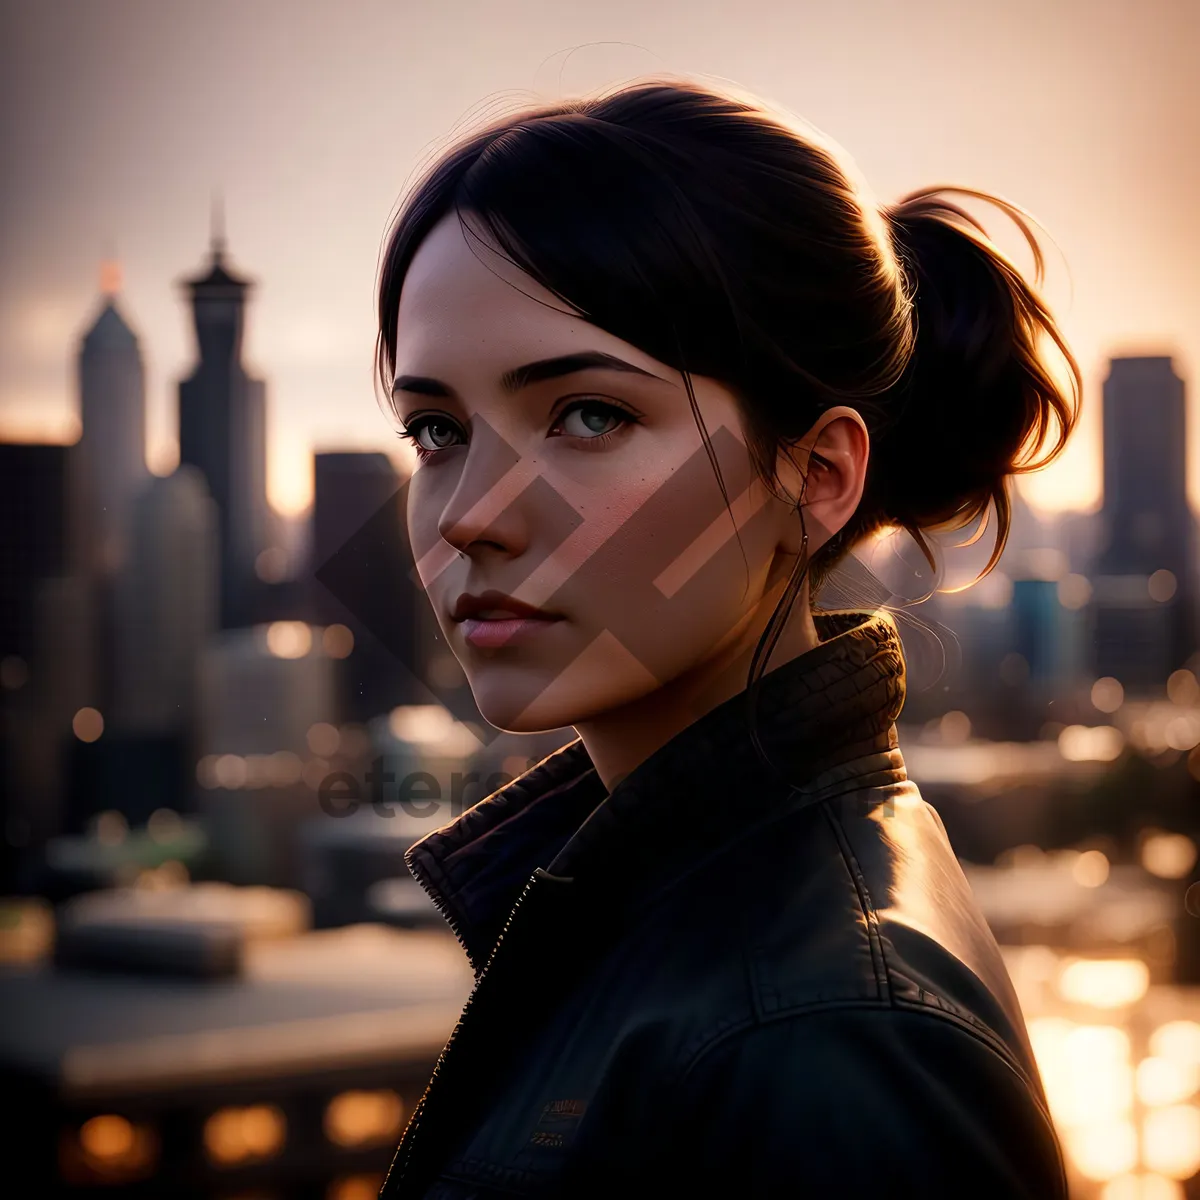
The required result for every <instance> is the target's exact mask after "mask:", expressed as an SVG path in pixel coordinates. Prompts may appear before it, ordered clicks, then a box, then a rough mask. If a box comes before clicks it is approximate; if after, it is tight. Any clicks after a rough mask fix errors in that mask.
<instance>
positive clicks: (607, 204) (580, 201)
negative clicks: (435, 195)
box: [453, 113, 745, 384]
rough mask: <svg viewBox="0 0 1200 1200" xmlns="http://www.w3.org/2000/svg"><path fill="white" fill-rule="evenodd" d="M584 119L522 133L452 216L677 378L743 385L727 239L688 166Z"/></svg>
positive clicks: (490, 150)
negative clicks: (702, 210)
mask: <svg viewBox="0 0 1200 1200" xmlns="http://www.w3.org/2000/svg"><path fill="white" fill-rule="evenodd" d="M656 151H657V152H656V153H651V152H650V151H649V150H648V149H647V147H646V146H645V145H643V144H642V141H641V140H639V139H637V138H636V137H634V136H633V135H632V134H631V133H630V132H629V131H628V130H625V129H622V128H620V127H619V126H616V125H612V124H610V123H607V122H603V121H598V120H595V119H594V118H592V117H590V116H586V115H584V114H582V113H569V114H564V115H561V116H557V117H554V118H542V119H540V120H538V121H536V122H528V123H524V124H521V125H518V126H516V127H514V128H512V129H510V130H508V131H507V132H505V133H503V134H502V135H500V136H499V137H498V138H496V139H495V140H494V141H493V142H492V143H491V144H490V145H489V146H487V148H486V149H484V151H483V153H482V154H480V155H479V157H478V158H477V159H476V161H475V162H474V163H473V164H472V165H471V166H470V168H469V169H468V170H467V171H466V172H465V174H464V175H463V177H462V179H461V181H460V182H459V184H458V186H457V188H456V189H455V192H454V197H453V207H454V209H455V210H457V212H458V214H459V216H460V218H461V219H462V221H463V225H464V232H465V233H466V234H467V236H468V239H469V240H470V239H471V238H472V236H475V237H477V236H478V234H477V233H476V232H475V231H474V230H472V229H471V228H470V226H471V221H470V218H472V217H474V218H475V219H476V220H477V221H478V222H479V224H480V226H481V227H482V229H483V230H484V231H486V234H487V236H488V237H490V238H491V239H492V240H493V241H494V242H495V243H496V245H497V246H499V247H500V249H501V250H502V251H503V252H504V254H505V255H506V256H507V257H508V258H510V259H511V260H512V261H513V262H514V263H515V264H516V265H517V266H518V267H519V268H520V269H521V270H523V271H524V272H525V273H526V274H528V275H529V276H530V277H531V278H533V279H534V280H536V281H537V282H538V283H539V284H540V285H541V286H542V287H544V288H546V289H547V290H548V291H549V292H551V293H552V294H554V295H555V296H557V297H558V298H559V299H560V300H562V301H563V302H564V304H566V305H568V306H569V307H571V308H572V309H574V310H575V311H576V312H578V313H579V314H580V315H581V316H582V317H583V319H584V320H586V321H588V322H590V323H591V324H593V325H596V326H598V327H600V328H602V329H604V330H606V331H607V332H609V333H611V334H613V335H614V336H616V337H618V338H620V339H621V340H622V341H625V342H628V343H629V344H630V345H634V346H637V347H638V348H639V349H640V350H643V351H645V353H647V354H649V355H650V356H651V357H653V358H655V359H657V360H658V361H659V362H662V363H665V364H667V365H668V366H671V367H674V368H675V369H676V370H679V371H685V372H692V373H696V374H700V375H707V376H712V377H714V378H717V379H719V380H721V381H722V382H725V383H729V384H733V383H737V382H741V376H742V374H743V373H744V368H745V363H744V361H741V360H740V358H739V357H737V356H731V354H730V349H731V348H733V349H734V350H736V348H737V347H738V346H739V345H740V343H741V331H740V329H739V325H738V320H737V309H736V302H735V300H734V297H733V296H732V295H731V294H730V290H729V288H728V286H727V282H726V276H725V271H724V265H723V264H722V263H721V261H720V258H719V255H718V252H717V246H718V245H719V244H720V239H719V238H718V237H714V234H713V231H712V230H711V229H710V228H709V226H708V224H707V223H706V221H705V220H704V219H703V218H702V217H701V215H700V214H699V213H698V211H697V209H696V206H695V205H694V204H693V203H692V201H691V200H690V199H689V192H690V191H691V189H690V188H689V187H688V184H689V181H690V180H689V176H690V172H689V170H688V164H686V163H685V162H682V161H680V159H679V156H678V155H672V154H670V152H669V150H668V148H667V147H666V146H661V147H657V148H656Z"/></svg>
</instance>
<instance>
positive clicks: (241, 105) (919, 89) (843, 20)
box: [0, 0, 1200, 512]
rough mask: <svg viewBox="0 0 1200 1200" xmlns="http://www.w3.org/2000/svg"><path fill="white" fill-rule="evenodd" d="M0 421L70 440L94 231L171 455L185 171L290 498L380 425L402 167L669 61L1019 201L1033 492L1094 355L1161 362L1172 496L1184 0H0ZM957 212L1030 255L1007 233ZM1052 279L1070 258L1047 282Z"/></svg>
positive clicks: (1193, 46)
mask: <svg viewBox="0 0 1200 1200" xmlns="http://www.w3.org/2000/svg"><path fill="white" fill-rule="evenodd" d="M0 14H2V15H0V177H2V178H3V180H4V185H3V187H2V188H0V437H3V438H7V439H21V440H34V439H45V440H53V441H72V440H74V439H75V437H77V436H78V418H77V410H78V397H77V394H76V356H77V353H78V340H79V338H80V336H81V335H82V333H83V332H84V331H85V329H86V328H87V326H88V325H89V324H90V323H91V321H92V320H94V318H95V316H96V314H97V312H98V310H99V306H100V303H101V301H100V297H99V290H98V288H99V278H100V266H101V262H102V260H103V259H104V258H105V257H107V256H108V255H109V254H110V253H112V252H113V250H114V249H115V253H116V257H117V258H118V259H119V261H120V263H121V267H122V271H123V278H124V283H123V287H122V292H121V299H120V301H119V303H120V306H121V308H122V311H123V312H124V314H125V316H126V317H127V319H128V320H129V321H130V323H131V324H132V325H133V326H134V328H135V330H136V331H137V332H138V334H139V336H140V338H141V343H142V350H143V354H144V358H145V363H146V369H147V384H148V447H147V453H148V459H149V461H150V463H151V465H152V467H153V468H154V469H155V470H158V471H160V472H163V471H167V470H169V469H170V468H171V466H172V464H173V462H174V460H175V457H176V454H177V450H176V443H175V436H176V409H177V391H176V386H177V382H178V380H179V378H180V377H181V376H182V375H184V374H186V373H187V372H188V370H189V369H190V366H191V362H192V358H193V344H192V331H191V326H190V319H189V315H188V312H187V309H186V307H185V303H184V299H183V296H182V294H181V292H180V290H179V288H178V286H177V281H178V280H179V279H180V278H181V277H182V276H185V275H190V274H193V273H195V272H196V271H197V270H198V269H199V268H200V267H202V266H203V264H204V263H205V262H206V260H207V246H208V237H209V217H210V206H211V200H212V196H213V192H214V190H219V191H220V192H221V194H222V195H223V197H224V209H225V228H226V235H227V238H228V246H229V257H230V260H231V262H232V264H233V265H234V267H235V269H237V270H239V271H241V272H242V273H244V274H247V275H249V276H251V277H252V278H253V279H255V280H256V281H257V284H258V286H257V288H256V290H255V292H254V293H253V294H252V299H251V307H250V315H249V324H248V336H247V353H246V361H247V363H248V365H249V366H250V368H251V370H252V371H253V372H254V373H256V374H260V375H262V376H263V377H265V378H266V379H267V381H268V403H269V406H270V409H269V422H270V461H269V491H270V496H271V499H272V502H273V503H274V504H275V505H276V507H277V508H280V509H281V510H283V511H289V512H295V511H297V510H299V509H301V508H302V507H303V506H304V505H305V504H306V503H307V502H308V500H309V498H310V492H311V464H310V459H309V455H310V454H311V451H312V450H313V449H345V448H373V449H378V448H382V449H385V450H387V451H389V452H390V453H392V454H394V455H395V456H396V457H397V459H399V458H400V457H401V456H400V453H399V448H398V443H397V441H396V439H395V437H394V435H393V433H392V431H391V426H390V425H389V423H388V420H387V419H386V417H385V416H384V415H383V413H382V412H381V410H380V408H379V407H378V405H377V403H376V399H375V394H374V392H373V389H372V353H373V345H374V337H375V333H376V329H375V324H374V286H375V276H376V270H377V266H378V259H379V255H380V250H381V245H382V241H383V237H384V233H385V230H386V227H387V224H388V221H389V218H390V216H391V214H392V213H393V211H394V207H395V205H396V203H397V201H398V199H399V198H400V196H401V195H402V192H403V189H404V186H405V183H406V181H407V180H408V179H409V177H410V175H411V173H412V172H413V171H414V170H415V169H417V168H418V167H419V166H420V165H421V164H423V163H424V162H425V161H426V160H427V158H428V156H429V155H430V154H432V153H434V152H436V150H437V149H438V148H439V147H440V146H442V145H444V144H445V143H446V141H447V139H448V138H449V137H450V136H451V134H452V133H453V131H454V130H455V129H458V128H462V127H463V125H464V124H468V123H471V122H472V121H473V120H474V119H478V118H480V117H482V116H484V115H486V114H488V113H492V112H495V111H497V110H501V111H511V110H512V109H513V108H514V107H515V106H517V105H518V104H520V103H521V102H534V101H539V100H548V99H554V98H558V97H561V96H563V95H569V94H575V93H578V92H583V91H590V90H592V89H594V88H597V87H601V86H607V85H611V84H614V83H617V82H620V81H623V80H627V79H632V78H636V77H641V76H646V75H651V74H661V73H664V72H666V73H670V74H672V75H676V76H681V75H682V76H692V77H695V78H698V79H699V80H700V81H702V82H703V81H709V82H715V83H721V82H729V83H732V84H734V85H737V86H739V87H740V88H742V89H745V90H749V91H752V92H757V93H758V94H760V95H762V96H763V97H764V98H766V99H767V100H769V101H771V102H772V103H773V104H775V105H776V106H780V107H783V108H785V109H787V110H789V111H790V112H792V113H794V114H795V115H796V116H797V117H799V118H801V119H802V120H804V121H806V122H808V123H809V124H811V125H814V126H816V127H817V128H818V129H819V130H822V131H823V132H824V133H825V134H826V135H828V136H829V137H832V138H833V139H834V140H835V141H836V142H838V143H839V144H840V145H841V146H842V147H844V148H845V150H846V151H847V153H848V154H849V155H850V156H851V157H852V158H853V160H854V161H855V162H856V163H857V166H858V169H859V171H860V172H861V173H862V175H863V176H865V178H866V179H867V181H868V182H869V184H870V185H871V187H872V189H873V191H874V193H875V195H876V198H877V199H878V200H879V201H880V202H881V203H882V202H888V201H891V200H894V199H896V198H898V197H899V196H900V195H901V194H903V193H904V192H906V191H909V190H911V189H913V188H917V187H922V186H927V185H931V184H936V183H953V184H960V185H964V186H969V187H975V188H982V189H984V190H986V191H991V192H996V193H999V194H1001V195H1003V196H1004V197H1006V198H1008V199H1010V200H1013V201H1015V202H1016V203H1018V204H1020V205H1022V206H1023V207H1024V208H1026V209H1028V210H1030V211H1031V212H1032V213H1033V214H1034V215H1035V216H1036V217H1037V218H1038V220H1039V221H1041V222H1042V223H1043V224H1044V225H1045V227H1046V229H1047V230H1048V231H1049V234H1050V235H1051V236H1052V237H1053V239H1054V241H1055V242H1056V243H1057V245H1058V250H1055V248H1054V245H1053V244H1051V243H1050V242H1049V241H1046V242H1044V244H1045V245H1046V246H1047V250H1048V255H1049V262H1048V266H1049V284H1048V286H1047V288H1046V295H1047V297H1048V299H1049V301H1050V303H1051V305H1052V306H1053V307H1054V308H1055V310H1056V312H1057V313H1058V315H1059V318H1060V321H1061V323H1062V325H1063V328H1064V330H1065V332H1066V335H1067V337H1068V339H1069V341H1070V342H1071V343H1072V345H1073V347H1074V348H1075V351H1076V353H1077V356H1078V357H1079V359H1080V362H1081V365H1082V366H1083V369H1084V372H1085V379H1086V394H1085V406H1086V409H1087V411H1086V416H1085V421H1084V424H1083V427H1082V429H1081V431H1080V434H1079V436H1078V438H1077V441H1076V443H1075V445H1074V446H1073V448H1072V449H1071V451H1070V452H1069V453H1068V454H1067V455H1066V456H1065V457H1064V459H1063V460H1062V461H1061V463H1060V464H1059V465H1057V466H1056V467H1054V468H1052V469H1051V470H1050V471H1048V472H1046V473H1045V474H1044V475H1043V476H1041V477H1038V478H1036V479H1035V480H1033V481H1031V482H1030V483H1029V484H1028V485H1027V486H1026V488H1025V491H1026V495H1027V496H1028V497H1029V499H1030V500H1031V501H1032V502H1033V503H1034V504H1035V505H1038V506H1040V507H1044V508H1056V509H1061V508H1074V509H1086V508H1091V507H1093V506H1095V505H1096V504H1097V503H1098V502H1099V499H1100V486H1101V480H1100V469H1099V467H1100V459H1099V451H1100V422H1099V416H1100V412H1099V398H1100V387H1101V384H1102V381H1103V375H1104V366H1105V360H1106V358H1107V357H1108V356H1109V355H1110V354H1121V353H1154V354H1170V355H1172V356H1173V357H1174V359H1175V366H1176V370H1177V372H1178V373H1179V374H1180V375H1182V377H1183V378H1184V380H1185V382H1186V384H1187V387H1188V396H1189V415H1190V441H1191V447H1190V450H1191V456H1190V463H1189V471H1190V474H1189V481H1190V482H1189V487H1190V492H1191V496H1192V500H1193V504H1194V505H1195V506H1196V507H1197V508H1200V384H1198V381H1197V378H1196V374H1197V367H1198V365H1200V229H1198V228H1197V224H1196V221H1197V213H1198V206H1200V200H1198V199H1197V197H1200V66H1198V64H1200V4H1198V3H1196V0H1140V2H1138V3H1134V2H1132V0H1003V2H1000V0H995V2H990V0H970V2H968V0H953V2H952V0H909V2H908V3H902V2H900V0H838V2H837V3H834V2H833V0H824V2H823V3H813V2H812V0H787V2H785V0H775V2H774V3H769V2H765V0H739V2H738V3H710V2H705V0H650V2H649V3H647V2H646V0H606V2H605V3H588V4H583V3H573V2H572V0H507V2H506V3H504V4H499V3H492V4H487V3H482V2H479V0H455V2H451V3H444V4H437V3H430V2H415V0H359V2H355V0H343V2H342V3H337V4H335V3H332V2H331V0H326V2H323V3H315V2H310V0H247V2H242V3H233V2H228V0H186V2H185V0H172V3H169V4H164V3H162V2H161V0H86V2H84V0H75V2H68V0H38V2H36V3H35V2H34V0H26V2H25V3H22V4H18V3H13V2H12V0H0ZM976 211H977V212H978V213H979V215H981V216H984V217H985V218H986V221H987V223H988V225H989V228H990V229H993V230H994V231H995V233H996V234H997V240H998V241H999V242H1000V244H1001V245H1002V246H1004V247H1005V248H1006V249H1009V250H1011V251H1012V252H1013V253H1014V254H1015V255H1017V257H1018V261H1019V262H1020V263H1021V265H1023V266H1028V264H1029V257H1028V254H1023V255H1022V254H1021V250H1020V247H1021V245H1022V243H1021V241H1020V238H1019V236H1017V235H1016V234H1015V230H1014V229H1013V227H1012V226H1011V225H1007V224H1005V223H1004V221H1003V219H1002V218H1001V217H1000V216H999V214H996V215H992V213H990V212H989V211H988V210H986V209H979V210H976ZM1068 269H1069V275H1068Z"/></svg>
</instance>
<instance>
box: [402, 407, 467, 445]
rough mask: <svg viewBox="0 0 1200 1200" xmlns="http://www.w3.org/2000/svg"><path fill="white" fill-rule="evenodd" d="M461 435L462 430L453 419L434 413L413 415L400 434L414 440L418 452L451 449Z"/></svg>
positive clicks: (411, 440)
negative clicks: (422, 415)
mask: <svg viewBox="0 0 1200 1200" xmlns="http://www.w3.org/2000/svg"><path fill="white" fill-rule="evenodd" d="M460 435H461V431H460V430H459V428H458V426H457V425H456V424H455V423H454V422H453V421H451V420H449V419H447V418H446V417H438V416H433V415H429V416H424V417H421V416H417V417H413V418H412V419H411V420H410V421H408V422H407V424H406V425H405V428H404V430H403V432H401V434H400V436H401V437H402V438H406V439H407V440H408V441H410V442H412V444H413V445H414V446H415V447H416V449H417V452H418V453H421V452H424V453H426V454H432V453H434V452H435V451H438V450H447V449H449V448H450V447H451V446H453V445H454V444H455V438H457V437H459V436H460Z"/></svg>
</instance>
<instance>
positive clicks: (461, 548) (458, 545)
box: [438, 422, 535, 555]
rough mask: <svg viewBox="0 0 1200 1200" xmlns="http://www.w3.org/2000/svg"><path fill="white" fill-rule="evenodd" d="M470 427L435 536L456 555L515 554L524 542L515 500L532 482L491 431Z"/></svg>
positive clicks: (524, 467) (517, 457)
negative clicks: (486, 548)
mask: <svg viewBox="0 0 1200 1200" xmlns="http://www.w3.org/2000/svg"><path fill="white" fill-rule="evenodd" d="M481 425H482V422H476V424H475V428H474V429H473V430H472V436H471V446H470V450H469V451H468V453H467V456H466V460H465V461H464V463H463V467H462V473H461V475H460V476H459V478H458V481H457V484H456V486H455V488H454V491H453V494H452V495H451V496H450V497H449V499H448V500H447V501H446V504H445V507H444V508H443V509H442V512H441V516H440V517H439V519H438V534H439V535H440V537H441V538H442V540H443V541H444V542H446V543H447V544H448V545H450V546H452V547H453V548H454V549H455V550H457V551H458V552H459V553H460V554H464V555H468V554H471V553H472V552H473V550H475V549H477V548H478V547H479V546H481V545H492V546H497V547H500V548H501V549H504V550H506V551H508V552H509V553H510V554H518V553H520V551H521V549H522V547H523V546H524V544H525V541H526V540H527V536H528V530H527V527H526V523H525V516H524V511H523V506H522V505H521V504H520V503H518V500H519V498H520V496H521V495H522V493H523V492H525V490H526V489H527V488H528V487H529V484H530V483H531V482H532V481H533V478H534V477H535V470H534V469H533V468H532V466H531V465H526V464H523V463H522V460H521V457H520V455H518V454H517V452H516V451H515V450H514V449H513V448H512V447H511V446H510V445H508V443H506V442H505V441H504V439H503V438H501V437H500V436H499V435H498V434H497V433H496V432H495V431H494V430H492V429H491V428H490V427H488V426H486V425H483V427H482V428H480V426H481Z"/></svg>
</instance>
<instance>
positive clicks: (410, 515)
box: [405, 467, 457, 592]
mask: <svg viewBox="0 0 1200 1200" xmlns="http://www.w3.org/2000/svg"><path fill="white" fill-rule="evenodd" d="M444 490H445V484H444V482H443V481H442V480H440V479H437V478H436V477H434V475H433V473H432V472H429V471H426V470H424V469H423V468H421V467H418V468H417V469H416V471H415V472H414V473H413V476H412V479H411V480H410V482H409V485H408V493H407V496H406V497H405V522H406V525H407V528H408V544H409V548H410V550H411V552H412V558H413V564H414V568H415V571H416V574H417V576H419V578H420V583H421V587H422V588H424V589H425V590H426V591H427V592H428V591H429V590H430V589H431V588H432V589H436V586H437V580H438V578H439V577H440V576H441V574H442V572H443V571H445V569H446V567H447V566H448V565H449V564H450V563H452V562H453V561H454V559H455V558H456V557H457V553H456V552H455V550H454V548H453V547H452V546H450V545H449V544H448V543H447V542H446V541H445V540H444V539H443V538H442V536H441V532H440V530H439V524H440V520H441V513H442V507H443V503H444V500H443V497H442V492H443V491H444Z"/></svg>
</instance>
